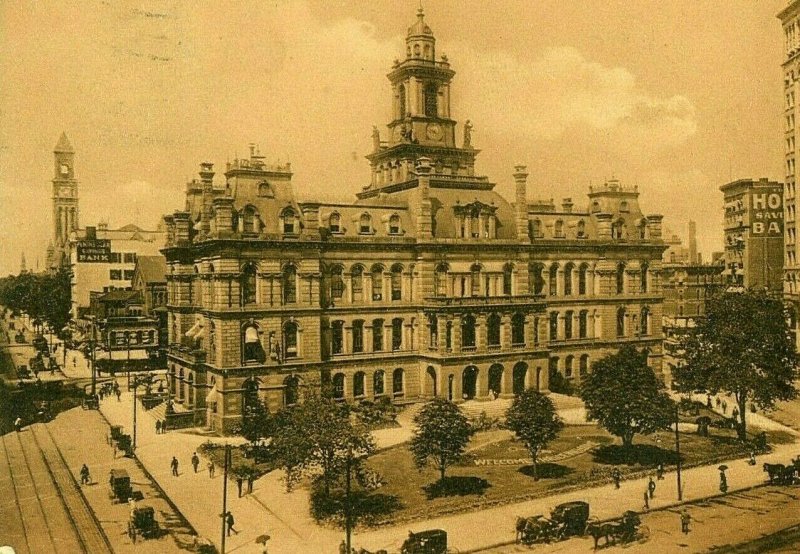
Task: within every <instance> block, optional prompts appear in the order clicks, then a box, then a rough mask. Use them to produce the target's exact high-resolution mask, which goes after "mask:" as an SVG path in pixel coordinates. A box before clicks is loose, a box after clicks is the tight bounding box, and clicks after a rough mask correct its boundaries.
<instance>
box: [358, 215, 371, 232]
mask: <svg viewBox="0 0 800 554" xmlns="http://www.w3.org/2000/svg"><path fill="white" fill-rule="evenodd" d="M358 232H359V233H361V234H362V235H367V234H370V233H372V218H371V217H370V215H369V214H361V217H360V218H359V221H358Z"/></svg>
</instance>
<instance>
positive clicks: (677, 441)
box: [675, 404, 683, 502]
mask: <svg viewBox="0 0 800 554" xmlns="http://www.w3.org/2000/svg"><path fill="white" fill-rule="evenodd" d="M678 409H679V408H678V404H675V454H676V456H677V466H678V472H677V475H678V501H679V502H680V501H682V500H683V489H682V488H681V436H680V434H679V433H678V425H679V424H680V415H679V412H678Z"/></svg>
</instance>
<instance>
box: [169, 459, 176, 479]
mask: <svg viewBox="0 0 800 554" xmlns="http://www.w3.org/2000/svg"><path fill="white" fill-rule="evenodd" d="M169 465H170V467H172V475H173V476H175V477H177V476H178V458H176V457H175V456H173V457H172V461H171V462H170V463H169Z"/></svg>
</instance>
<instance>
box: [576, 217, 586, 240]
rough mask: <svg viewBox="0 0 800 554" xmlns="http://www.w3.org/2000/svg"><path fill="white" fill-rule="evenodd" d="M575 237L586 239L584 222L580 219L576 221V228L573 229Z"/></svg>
mask: <svg viewBox="0 0 800 554" xmlns="http://www.w3.org/2000/svg"><path fill="white" fill-rule="evenodd" d="M575 237H576V238H579V239H585V238H586V222H585V221H584V220H582V219H581V220H580V221H578V226H577V228H576V229H575Z"/></svg>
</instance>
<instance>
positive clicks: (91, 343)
mask: <svg viewBox="0 0 800 554" xmlns="http://www.w3.org/2000/svg"><path fill="white" fill-rule="evenodd" d="M90 325H91V330H92V331H91V332H92V336H91V337H90V339H89V363H90V364H91V366H92V399H94V395H95V393H96V392H97V375H96V374H95V367H94V341H95V337H94V335H95V332H96V328H95V321H94V318H92V320H91V324H90Z"/></svg>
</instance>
